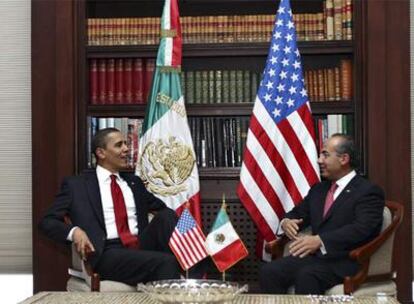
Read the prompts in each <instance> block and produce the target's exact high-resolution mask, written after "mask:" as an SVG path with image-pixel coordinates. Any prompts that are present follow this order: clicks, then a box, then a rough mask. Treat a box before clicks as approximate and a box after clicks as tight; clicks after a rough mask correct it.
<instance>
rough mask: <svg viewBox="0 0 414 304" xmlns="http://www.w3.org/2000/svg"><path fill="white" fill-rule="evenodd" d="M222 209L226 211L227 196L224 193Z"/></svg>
mask: <svg viewBox="0 0 414 304" xmlns="http://www.w3.org/2000/svg"><path fill="white" fill-rule="evenodd" d="M221 208H223V209H226V194H224V193H223V199H222V203H221Z"/></svg>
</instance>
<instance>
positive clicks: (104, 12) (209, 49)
mask: <svg viewBox="0 0 414 304" xmlns="http://www.w3.org/2000/svg"><path fill="white" fill-rule="evenodd" d="M322 2H323V1H322V0H311V1H306V0H291V6H292V10H293V12H294V13H313V12H320V11H322V7H323V6H322ZM379 2H380V3H381V4H378V5H374V4H371V3H369V1H368V2H366V1H359V0H354V1H353V40H351V41H348V40H338V41H336V40H335V41H301V42H299V43H298V47H299V50H300V52H301V55H302V64H303V67H304V70H306V69H314V68H324V67H331V66H335V65H337V64H338V62H339V61H340V60H341V59H351V60H352V63H353V81H352V86H353V95H352V96H353V98H352V99H351V100H346V101H335V102H332V101H330V102H313V103H312V104H311V106H312V110H313V113H314V115H316V116H318V115H327V114H348V115H351V116H352V117H353V125H354V130H353V135H354V136H355V138H356V141H357V143H358V146H359V148H360V150H361V159H362V166H361V171H362V172H363V173H364V174H366V175H367V176H368V177H369V178H370V179H372V180H374V181H375V182H377V183H379V184H380V185H382V186H383V188H384V189H385V190H386V193H387V197H388V198H392V199H395V200H401V201H403V202H404V203H405V204H406V208H407V211H406V212H407V214H410V209H411V202H410V198H411V195H410V191H409V187H406V188H404V189H403V188H402V185H401V181H402V184H403V185H404V186H409V185H410V178H409V172H410V171H409V168H408V166H407V167H406V168H405V169H404V170H403V172H402V173H403V178H401V177H399V182H400V183H396V182H395V180H393V179H390V178H388V175H389V174H391V175H392V176H393V175H396V174H398V173H401V171H399V170H397V171H395V169H392V166H391V162H392V161H393V157H392V156H391V154H389V153H387V152H386V151H388V150H389V148H388V144H389V143H393V142H395V140H396V138H398V139H403V140H406V141H407V142H408V141H409V136H408V135H407V134H406V133H404V130H406V129H407V128H408V126H409V119H408V118H407V115H409V103H408V101H409V98H408V96H409V92H408V88H409V80H408V79H409V78H408V77H407V79H402V75H405V74H407V73H408V68H407V67H406V66H405V65H404V64H406V63H407V62H408V57H407V56H408V55H407V54H405V53H404V52H403V51H404V50H406V51H407V52H408V43H407V41H406V40H407V39H408V34H407V33H408V16H407V13H406V9H408V4H407V5H405V4H404V3H399V4H398V5H393V4H392V1H386V0H384V1H379ZM162 7H163V1H160V0H135V1H133V0H123V1H116V0H94V1H85V0H77V1H63V2H56V1H36V0H33V13H32V15H33V21H32V22H33V72H32V75H33V76H35V77H33V79H34V81H33V125H34V131H33V142H34V147H33V153H34V158H33V160H34V163H33V168H34V170H33V171H34V182H33V185H34V207H33V210H34V212H33V220H34V225H36V223H37V222H38V221H39V219H40V218H41V215H42V214H43V212H44V210H45V209H46V208H47V206H48V205H49V204H50V203H51V201H52V199H53V195H54V193H55V192H56V190H57V189H58V186H59V184H60V181H61V179H62V177H63V176H64V175H70V174H76V173H79V172H81V171H82V170H83V169H86V168H87V134H88V126H87V117H88V116H97V117H140V118H142V117H143V116H144V113H145V105H91V104H90V101H89V79H88V72H89V71H88V69H89V63H88V62H89V60H90V59H92V58H96V59H105V58H131V57H134V58H155V57H156V53H157V48H158V45H122V46H88V45H87V32H86V29H87V18H126V17H137V18H139V17H146V16H152V17H160V14H161V12H162ZM277 7H278V3H277V2H274V1H270V0H263V1H248V0H225V1H223V0H209V1H208V0H184V1H179V8H180V16H203V15H232V14H240V15H247V14H275V13H276V10H277ZM390 12H393V13H398V14H399V15H401V19H400V20H401V21H402V23H398V24H397V23H396V22H393V20H391V19H388V18H387V16H391V15H388V14H389V13H390ZM390 18H391V17H390ZM387 24H390V25H389V27H388V26H387ZM404 26H407V28H405V27H404ZM51 27H56V28H57V30H58V31H59V32H58V31H56V32H51V31H50V28H51ZM391 28H392V29H394V30H398V33H399V34H398V35H395V34H393V32H392V31H391ZM374 33H375V34H378V33H380V34H379V35H377V36H374ZM374 37H375V38H374ZM384 37H387V39H388V40H387V39H385V38H384ZM390 37H392V39H391V40H392V41H393V43H394V44H398V46H400V48H398V51H397V48H393V49H392V51H391V52H394V53H395V54H394V53H393V54H394V55H396V56H397V57H394V56H393V57H388V56H391V55H389V52H390V51H389V47H390V41H391V40H390ZM268 46H269V45H268V43H263V42H252V43H220V44H219V43H214V44H188V45H184V46H183V70H190V69H208V68H211V69H215V68H223V69H234V68H235V67H239V66H241V67H243V68H245V69H250V70H252V71H253V70H254V71H257V72H259V73H261V72H262V71H263V67H264V64H265V60H266V56H267V53H268ZM50 58H53V59H54V60H52V61H51V60H50ZM385 58H388V60H387V61H385ZM390 58H392V59H393V60H394V61H393V60H390ZM395 58H400V61H398V60H396V59H395ZM395 61H397V62H395ZM391 62H393V64H391ZM380 65H381V66H380ZM401 71H403V73H402V75H401ZM404 73H405V74H404ZM39 75H40V76H42V80H41V79H39V78H38V76H39ZM43 79H48V80H53V81H49V82H45V81H44V80H43ZM396 79H400V81H399V82H397V81H396ZM380 88H382V90H380ZM384 90H387V91H386V92H385V91H384ZM380 91H381V92H383V93H385V94H384V95H380V94H379V92H380ZM391 101H392V102H393V107H392V108H391V107H390V106H388V103H390V102H391ZM45 107H47V108H48V109H51V110H52V112H54V113H55V115H53V116H48V115H47V113H45V112H42V109H44V108H45ZM186 107H187V114H188V116H189V117H207V116H214V117H224V116H245V117H248V116H250V114H251V111H252V107H253V102H251V103H233V104H220V105H218V104H191V105H187V106H186ZM48 111H49V110H48ZM402 117H403V118H404V119H401V118H402ZM379 120H383V121H384V122H389V123H390V122H397V124H398V126H395V125H394V126H393V127H391V128H388V127H386V126H378V121H379ZM62 123H63V125H62ZM50 126H53V128H51V127H50ZM54 126H56V128H54ZM383 134H386V137H385V139H383ZM45 135H46V136H48V137H49V138H51V139H52V141H50V142H48V143H46V145H45V146H43V145H40V143H39V140H40V139H41V138H43V137H44V136H45ZM406 149H408V148H406ZM406 149H404V148H403V147H400V146H399V147H398V148H397V150H398V155H399V157H400V159H404V160H407V157H408V153H407V154H406V152H407V150H406ZM56 155H57V156H56ZM51 160H54V161H52V162H51ZM378 162H381V163H383V164H384V167H383V168H382V167H379V166H378V165H377V164H378ZM407 164H408V163H407ZM49 168H50V169H49ZM48 169H49V170H48ZM45 171H46V172H47V173H46V175H47V176H46V178H43V177H42V178H40V177H41V176H42V174H44V172H45ZM199 172H200V180H201V195H202V206H203V217H204V228H205V229H208V228H209V227H210V225H211V221H212V219H214V216H215V214H216V211H217V209H218V206H219V204H220V199H221V195H222V193H223V192H224V193H226V197H227V198H228V203H229V213H230V217H231V218H232V221H233V223H234V224H235V226H236V228H237V229H238V230H239V232H240V234H241V235H242V238H244V240H245V242H246V243H247V245H248V246H249V249H250V251H251V252H252V253H253V252H254V247H252V246H253V245H254V240H255V237H256V235H255V234H256V230H255V227H254V225H252V224H251V221H250V219H249V217H248V215H247V214H246V212H245V210H244V209H243V208H242V207H241V205H240V202H239V200H238V198H237V196H236V193H235V190H236V186H237V183H238V178H239V168H237V167H236V168H226V167H218V168H200V170H199ZM391 175H390V176H391ZM401 189H403V190H402V191H400V190H401ZM404 223H405V229H404V227H402V229H401V230H406V232H402V234H401V235H408V236H409V235H410V234H409V232H408V230H407V229H408V227H411V226H410V225H411V220H410V219H408V218H406V219H405V222H404ZM403 226H404V224H403ZM34 228H36V226H34ZM409 231H411V228H410V229H409ZM33 234H34V274H35V284H34V288H35V290H36V291H38V290H46V289H48V290H51V289H56V290H59V289H62V288H64V283H65V272H66V269H65V266H64V265H65V262H66V261H67V255H66V254H65V249H64V248H62V247H60V246H56V245H54V244H53V243H51V242H50V241H48V240H46V239H45V238H43V237H42V236H40V235H39V233H38V232H37V230H36V229H34V233H33ZM38 240H39V241H40V242H39V243H37V241H38ZM399 246H400V247H401V249H399V250H398V254H397V255H398V257H399V258H398V260H401V259H400V258H402V257H403V256H404V257H406V258H405V261H408V260H410V261H411V260H412V259H411V244H409V248H408V249H409V250H407V247H406V246H408V245H402V244H401V245H399ZM56 251H57V252H58V254H56ZM408 254H409V256H408ZM49 260H53V261H55V262H56V261H59V267H58V268H57V272H55V274H60V275H59V278H55V279H52V278H53V275H52V274H48V273H45V271H46V269H47V264H48V261H49ZM257 265H258V261H257V260H255V258H254V257H253V256H250V257H249V258H248V259H247V260H246V261H243V262H242V263H240V266H239V267H235V269H234V271H233V273H232V272H230V273H229V275H230V278H233V279H240V278H243V280H245V281H253V280H255V277H254V275H255V272H256V271H257ZM397 269H398V270H399V277H398V284H399V288H400V294H401V299H403V298H407V297H408V296H410V290H411V287H410V286H409V284H408V283H404V279H405V280H406V281H405V282H408V281H411V268H410V270H407V267H405V266H402V265H401V263H398V261H397ZM62 277H63V278H62Z"/></svg>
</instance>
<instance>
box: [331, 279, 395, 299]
mask: <svg viewBox="0 0 414 304" xmlns="http://www.w3.org/2000/svg"><path fill="white" fill-rule="evenodd" d="M340 294H344V285H343V284H339V285H336V286H334V287H332V288H331V289H329V290H327V291H326V292H325V295H340ZM352 295H354V296H377V295H384V296H390V297H395V296H396V295H397V285H396V284H395V282H394V281H384V282H380V283H376V282H368V283H365V284H362V285H361V286H360V287H359V288H358V289H357V290H356V291H355V292H354V293H353V294H352Z"/></svg>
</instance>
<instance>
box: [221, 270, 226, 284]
mask: <svg viewBox="0 0 414 304" xmlns="http://www.w3.org/2000/svg"><path fill="white" fill-rule="evenodd" d="M222 278H223V282H225V281H226V271H223V273H222Z"/></svg>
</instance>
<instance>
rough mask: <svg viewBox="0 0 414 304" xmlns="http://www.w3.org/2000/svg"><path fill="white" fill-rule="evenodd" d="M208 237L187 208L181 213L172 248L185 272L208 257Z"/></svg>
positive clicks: (173, 234) (171, 239)
mask: <svg viewBox="0 0 414 304" xmlns="http://www.w3.org/2000/svg"><path fill="white" fill-rule="evenodd" d="M205 242H206V237H205V236H204V234H203V231H201V229H200V227H199V226H198V225H197V223H196V221H195V220H194V218H193V217H192V216H191V214H190V212H189V211H188V209H187V208H185V209H184V211H183V212H182V213H181V216H180V219H179V220H178V223H177V226H176V227H175V229H174V232H173V233H172V235H171V238H170V242H169V245H170V248H171V250H172V251H173V252H174V254H175V256H176V257H177V260H178V261H179V263H180V265H181V267H182V268H183V269H185V270H187V269H189V268H190V267H191V266H193V265H195V264H197V263H198V262H199V261H201V260H202V259H204V258H205V257H207V256H208V253H207V249H206V246H205Z"/></svg>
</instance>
